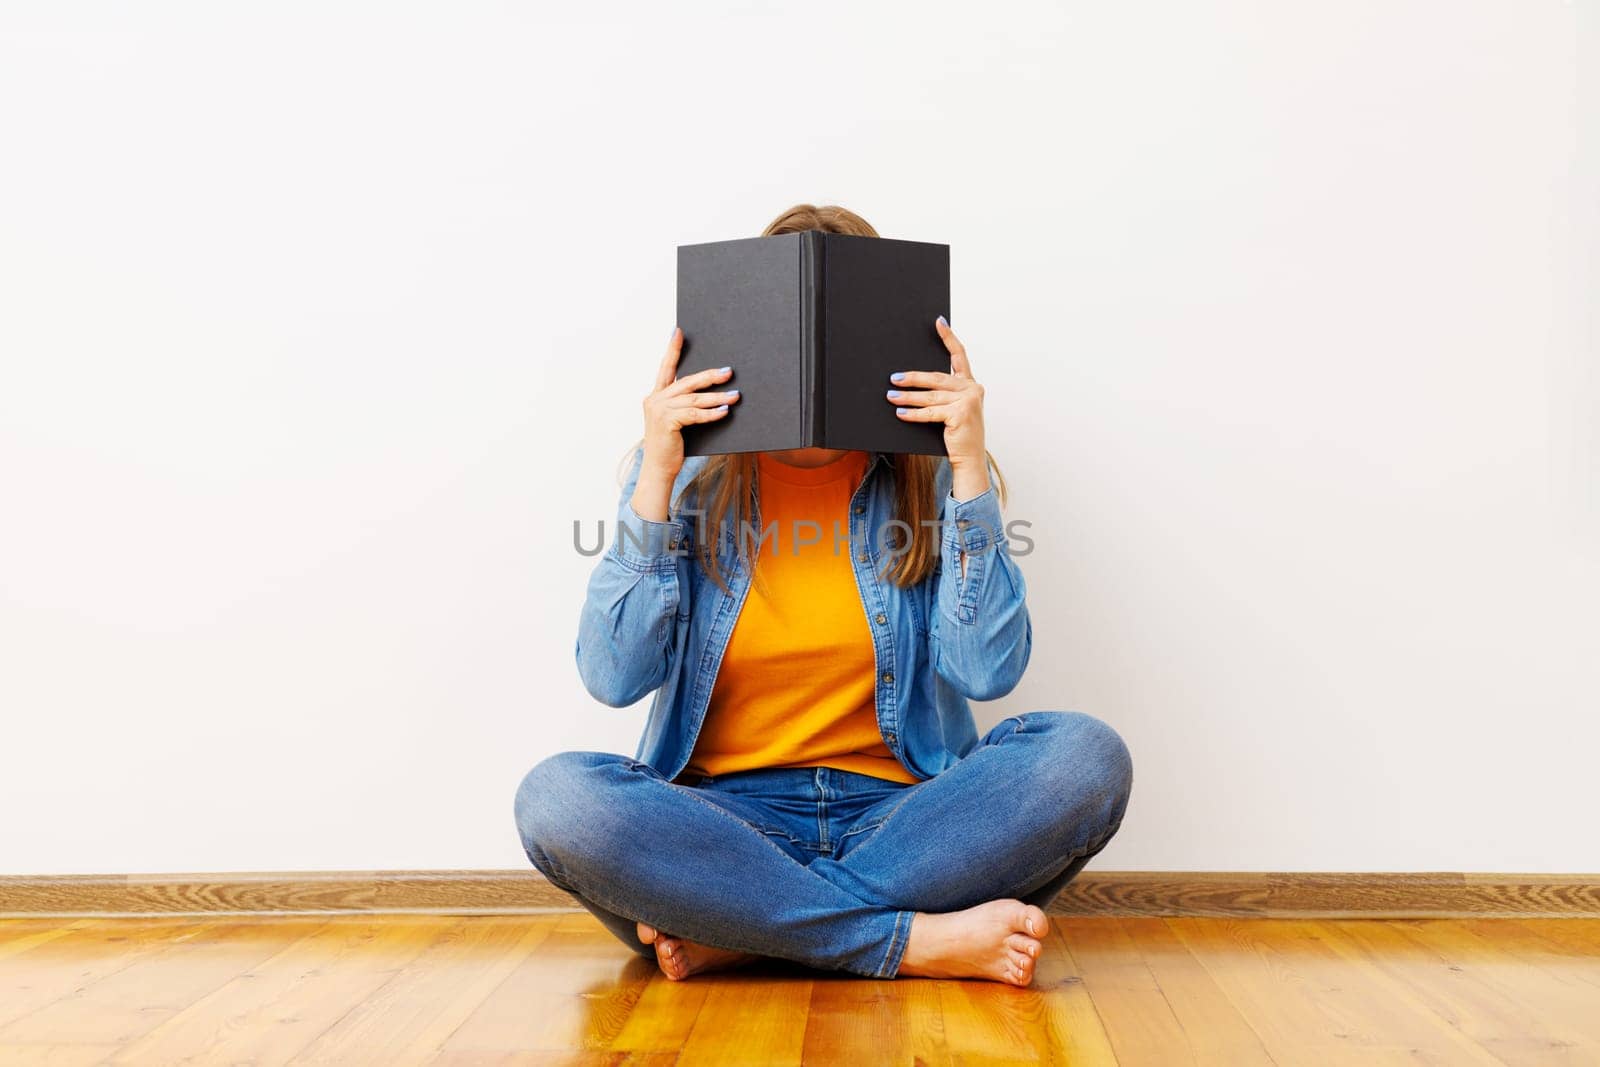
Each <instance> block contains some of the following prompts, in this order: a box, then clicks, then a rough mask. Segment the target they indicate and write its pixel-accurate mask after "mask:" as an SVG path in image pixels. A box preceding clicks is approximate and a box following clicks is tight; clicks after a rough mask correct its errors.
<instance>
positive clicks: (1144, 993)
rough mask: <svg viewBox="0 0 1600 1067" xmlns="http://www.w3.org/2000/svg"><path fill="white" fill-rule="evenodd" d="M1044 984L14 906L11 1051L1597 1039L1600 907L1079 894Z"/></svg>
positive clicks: (512, 1051) (605, 945)
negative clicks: (1193, 905) (1372, 906)
mask: <svg viewBox="0 0 1600 1067" xmlns="http://www.w3.org/2000/svg"><path fill="white" fill-rule="evenodd" d="M1052 921H1053V923H1054V924H1055V929H1054V932H1053V933H1052V934H1051V937H1050V944H1049V945H1048V947H1047V950H1046V952H1045V955H1044V957H1043V958H1042V959H1041V961H1040V965H1039V972H1038V975H1037V978H1036V979H1035V982H1034V984H1033V986H1032V987H1030V988H1028V989H1015V988H1011V987H1006V986H1001V985H996V984H992V983H984V982H946V981H932V980H927V979H912V978H906V979H896V980H893V981H874V980H870V979H856V978H852V977H849V976H846V975H840V974H834V973H826V972H816V971H809V970H806V969H804V968H800V967H796V966H793V965H787V964H772V965H766V964H763V965H761V966H759V967H757V968H753V969H750V970H747V971H745V972H741V973H737V974H733V975H712V976H700V977H696V978H693V979H691V980H689V981H687V982H681V983H673V982H668V981H667V980H666V979H664V978H661V977H660V976H659V974H657V973H656V971H655V969H654V966H653V965H651V964H649V963H647V962H645V961H644V960H640V959H637V958H636V957H634V956H633V955H632V954H630V953H628V952H627V950H626V949H624V948H623V947H622V946H621V945H619V944H617V943H616V942H615V941H614V940H613V939H612V938H611V936H610V934H608V933H607V932H606V931H605V930H604V929H603V928H602V927H601V926H600V925H599V923H597V922H596V921H595V920H594V919H593V918H592V917H590V916H589V915H588V914H587V913H556V914H550V915H537V916H510V917H470V918H468V917H451V916H431V915H430V916H377V917H368V918H350V917H345V918H336V919H331V920H330V919H326V918H304V917H296V918H240V917H219V918H205V919H181V918H162V919H80V920H75V921H63V920H50V919H11V920H3V921H0V1064H5V1065H7V1067H9V1065H12V1064H28V1063H48V1064H97V1063H142V1064H177V1063H198V1064H231V1063H253V1064H274V1063H373V1064H409V1063H443V1064H480V1063H482V1064H499V1063H535V1064H556V1063H562V1064H565V1063H574V1064H602V1063H604V1064H614V1063H642V1064H673V1063H684V1064H702V1063H724V1062H726V1063H761V1064H769V1063H770V1064H779V1063H806V1064H847V1065H849V1067H866V1065H870V1064H879V1063H883V1064H908V1065H909V1064H963V1065H965V1064H985V1063H997V1064H998V1063H1018V1064H1021V1063H1029V1064H1031V1063H1039V1062H1047V1063H1048V1062H1055V1063H1073V1064H1079V1063H1086V1064H1093V1063H1126V1064H1161V1065H1167V1064H1180V1063H1189V1062H1204V1063H1215V1064H1227V1065H1236V1064H1254V1063H1279V1064H1319V1065H1321V1064H1334V1063H1345V1062H1350V1063H1361V1064H1372V1063H1389V1062H1406V1063H1417V1062H1421V1063H1439V1064H1477V1063H1483V1064H1496V1063H1504V1064H1523V1063H1573V1064H1577V1063H1583V1064H1595V1063H1600V920H1593V919H1547V920H1530V919H1479V920H1444V919H1422V920H1397V921H1372V920H1364V921H1314V922H1313V921H1282V920H1265V919H1255V920H1233V919H1102V918H1093V919H1072V918H1064V917H1052Z"/></svg>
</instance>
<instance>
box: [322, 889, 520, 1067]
mask: <svg viewBox="0 0 1600 1067" xmlns="http://www.w3.org/2000/svg"><path fill="white" fill-rule="evenodd" d="M550 932H551V930H550V924H544V925H538V924H529V923H528V922H527V921H526V920H521V919H515V918H511V919H499V918H485V919H470V918H462V919H457V920H455V921H454V922H453V923H451V924H450V925H449V926H448V927H446V928H444V929H443V930H442V931H441V932H440V935H439V937H438V939H437V940H435V941H434V942H433V943H432V944H431V945H429V946H428V947H427V948H425V949H424V950H423V951H422V953H421V954H420V955H418V956H417V957H416V958H415V959H414V960H412V961H411V962H410V963H408V964H406V965H405V966H404V967H402V968H401V969H400V971H399V972H398V973H397V974H396V975H395V976H394V977H393V978H391V979H390V980H389V981H387V982H385V983H384V984H383V985H382V986H380V987H378V988H377V989H376V990H374V991H373V992H372V994H371V995H370V996H368V997H367V998H366V999H365V1000H363V1001H362V1002H361V1003H360V1004H358V1005H356V1006H355V1007H354V1008H353V1009H351V1011H349V1012H348V1013H347V1014H346V1015H345V1016H344V1017H343V1018H341V1019H340V1020H339V1021H338V1022H336V1023H334V1024H333V1026H331V1027H329V1028H328V1029H327V1030H324V1031H323V1032H322V1034H321V1035H319V1036H318V1037H317V1038H316V1039H315V1040H314V1041H312V1042H311V1044H309V1045H307V1046H306V1047H305V1049H303V1050H302V1051H301V1052H300V1053H299V1054H298V1055H296V1056H295V1058H294V1062H295V1063H337V1064H378V1065H386V1064H394V1063H422V1062H426V1061H427V1060H429V1059H432V1058H435V1057H437V1056H438V1054H439V1052H440V1051H441V1049H442V1048H443V1046H444V1043H445V1041H446V1040H448V1039H449V1037H450V1035H451V1034H453V1033H455V1031H456V1030H457V1029H458V1028H459V1027H460V1026H461V1024H462V1023H464V1022H465V1021H466V1020H467V1019H468V1018H469V1017H470V1016H471V1014H472V1013H473V1012H474V1011H476V1010H477V1009H478V1007H479V1006H480V1005H481V1004H482V1003H483V1001H484V999H485V998H486V997H488V995H489V994H490V993H491V992H493V991H494V990H495V989H497V988H498V987H499V986H500V983H502V982H503V981H505V979H506V978H507V977H508V976H509V975H510V974H511V973H512V971H514V970H515V969H516V968H518V967H520V966H522V965H523V964H525V963H526V962H527V960H528V958H529V957H530V956H531V955H532V954H533V953H534V952H535V951H536V950H537V949H538V947H539V946H540V945H541V944H542V943H543V942H544V941H545V940H546V939H547V938H548V937H549V936H550Z"/></svg>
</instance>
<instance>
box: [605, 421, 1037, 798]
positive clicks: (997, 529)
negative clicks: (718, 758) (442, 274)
mask: <svg viewBox="0 0 1600 1067" xmlns="http://www.w3.org/2000/svg"><path fill="white" fill-rule="evenodd" d="M643 461H644V452H643V449H642V448H636V449H635V450H634V454H633V459H632V463H631V468H630V470H629V473H628V476H627V478H626V481H625V484H624V485H623V487H622V494H621V500H620V501H619V503H618V506H617V520H616V527H615V529H614V530H611V531H607V536H608V539H609V544H608V545H607V547H606V548H605V549H604V551H603V552H602V553H601V555H600V557H599V558H598V560H597V561H596V564H595V568H594V571H593V573H592V574H591V575H590V577H589V584H588V589H587V594H586V596H585V598H584V602H583V608H582V611H581V613H580V616H579V621H578V640H577V660H578V673H579V675H581V676H582V678H583V684H584V686H585V688H587V689H588V690H589V692H590V693H591V694H592V695H593V696H594V698H595V699H596V700H598V701H600V702H601V703H602V704H607V705H610V706H611V707H619V708H620V707H627V706H628V705H631V704H633V703H635V702H636V701H638V700H639V699H640V698H641V697H643V696H644V695H645V694H646V693H649V692H650V691H652V690H654V691H655V699H654V700H653V701H652V702H651V704H650V714H649V717H648V719H647V720H646V722H645V728H644V733H643V735H642V737H641V738H640V740H639V745H638V749H637V751H636V752H635V754H634V758H635V759H637V760H640V761H642V762H644V763H647V764H649V765H650V766H651V767H653V768H654V769H655V770H656V771H658V772H659V773H660V774H662V775H663V776H664V777H666V778H667V779H669V780H671V779H675V778H677V776H678V775H679V774H680V773H681V772H682V771H683V769H684V767H685V766H686V765H687V764H688V762H689V758H690V756H691V754H692V753H693V751H694V743H695V739H696V737H698V736H699V733H700V726H701V724H702V723H703V722H704V721H705V714H706V707H707V705H708V704H709V702H710V699H711V689H712V686H713V685H714V684H715V683H716V680H717V669H718V667H719V666H720V665H721V663H722V655H723V652H724V651H725V650H726V649H727V647H728V638H729V637H730V635H731V634H732V633H733V626H734V623H735V622H736V621H737V619H738V617H739V610H740V608H741V607H743V605H744V598H745V595H746V593H748V592H749V589H750V572H749V566H748V561H745V560H741V559H739V558H738V547H739V545H738V538H739V530H738V529H737V524H736V523H735V522H733V521H731V520H730V521H729V522H728V523H727V524H723V523H719V522H715V521H713V520H712V519H711V518H710V517H709V516H707V517H701V516H699V515H698V514H696V513H695V510H694V509H696V508H697V507H698V504H697V503H696V502H695V501H694V500H684V501H682V502H681V503H679V502H678V494H679V493H680V492H681V491H682V490H683V488H684V486H685V485H686V484H687V483H688V482H689V480H690V479H691V478H693V477H694V476H695V474H696V473H698V472H699V470H700V468H701V467H703V466H704V465H705V463H706V462H707V460H706V457H704V456H690V457H688V458H687V459H686V460H685V461H684V465H683V469H682V470H681V471H679V473H678V476H677V478H676V479H675V480H674V482H673V485H672V493H671V496H670V498H669V499H670V500H671V501H673V502H674V503H673V504H672V505H670V506H671V507H672V508H673V509H674V510H672V511H670V512H669V514H668V518H667V521H665V522H657V521H653V520H650V519H645V518H643V517H641V516H640V515H639V514H638V513H637V512H635V511H634V510H633V507H632V505H631V503H630V500H631V498H632V496H633V490H634V486H635V484H636V483H637V482H638V480H639V470H640V467H641V465H642V463H643ZM950 485H951V471H950V463H949V461H948V460H946V459H941V460H940V462H939V467H938V474H937V477H936V481H935V491H936V493H937V494H938V497H939V499H940V500H941V501H942V504H941V514H940V525H939V526H938V527H937V528H936V532H937V533H938V535H939V562H938V566H937V567H936V568H935V570H934V571H933V572H932V573H931V574H929V575H928V577H926V578H924V579H923V580H922V581H921V582H919V583H917V584H916V585H914V586H911V587H909V588H901V587H900V586H897V585H895V584H894V583H893V582H891V581H889V580H888V579H886V578H882V577H879V575H878V571H879V570H880V569H885V565H886V563H887V562H888V561H889V560H890V558H891V555H892V552H891V551H890V550H891V549H892V548H893V547H894V546H896V545H899V544H901V543H903V541H904V538H905V533H906V530H905V528H904V527H903V526H892V525H891V526H888V527H887V528H885V524H887V523H889V522H890V520H892V519H894V518H895V511H894V504H895V500H894V465H893V461H892V457H891V456H890V455H889V454H887V453H882V452H873V453H869V461H868V464H867V471H866V474H865V475H864V476H863V477H862V480H861V483H860V484H859V485H858V486H857V487H856V489H855V492H854V493H853V494H852V496H851V498H850V511H849V515H848V519H849V529H848V539H849V553H850V556H849V558H850V561H851V566H852V567H853V568H854V570H855V576H856V588H857V589H858V590H859V591H860V593H861V598H862V611H863V612H864V613H865V614H866V618H867V624H868V629H869V630H870V631H871V634H872V646H873V653H874V658H875V660H876V672H877V685H876V688H875V694H874V702H875V704H876V705H877V717H878V729H879V731H880V732H881V733H882V735H883V740H884V743H885V744H887V745H888V747H889V750H890V751H891V752H893V753H894V754H895V756H896V757H897V758H898V759H899V760H900V762H901V763H903V764H904V765H905V766H906V767H907V768H908V769H909V770H910V771H911V773H912V774H914V775H916V776H917V777H918V778H919V779H922V778H931V777H933V776H934V775H936V774H938V773H939V772H941V771H943V770H945V769H947V768H948V767H950V766H951V765H952V764H954V763H955V762H956V761H957V760H959V759H960V758H961V757H962V756H964V755H965V754H966V753H967V752H969V751H971V750H972V749H973V748H974V747H975V746H976V745H977V741H978V734H977V728H976V724H975V723H974V721H973V717H972V709H971V708H970V707H969V706H968V704H967V701H968V700H969V699H971V700H993V699H996V698H997V697H1001V696H1004V695H1005V694H1006V693H1009V692H1010V691H1011V690H1012V689H1013V688H1014V687H1015V686H1016V684H1017V682H1018V681H1019V680H1020V679H1021V678H1022V672H1023V670H1024V669H1025V668H1026V667H1027V665H1028V656H1029V653H1030V651H1031V649H1032V646H1033V626H1032V623H1031V622H1030V621H1029V619H1028V608H1027V603H1026V599H1025V598H1026V588H1025V586H1024V585H1023V581H1022V572H1021V571H1020V570H1019V569H1018V568H1017V565H1016V562H1015V561H1014V560H1013V559H1012V558H1011V556H1010V553H1009V551H1008V542H1007V540H1006V536H1005V530H1004V528H1003V524H1002V519H1001V516H1000V505H999V500H998V498H997V496H996V491H995V488H994V486H993V485H992V484H991V485H990V487H989V488H988V489H987V490H985V491H984V492H983V493H981V494H979V495H978V496H975V497H973V498H972V499H970V500H964V501H959V502H958V501H957V500H956V499H955V498H954V497H953V496H952V495H951V493H950ZM753 518H754V520H755V525H754V528H753V529H752V531H751V536H750V537H749V538H747V541H746V548H747V551H749V550H750V549H751V547H752V546H753V545H754V544H755V543H756V540H757V539H759V537H760V536H761V533H762V532H763V528H762V527H761V524H760V500H759V485H758V486H757V499H756V506H755V515H754V516H753ZM842 518H843V517H841V520H842ZM818 520H819V521H818V525H819V526H821V525H825V524H828V525H831V520H828V519H827V518H826V517H822V516H819V517H818ZM835 533H836V531H835V530H834V529H824V530H823V531H822V533H821V538H822V543H823V544H834V543H835ZM702 534H706V535H712V536H719V543H718V553H717V556H718V560H719V562H720V563H721V569H722V574H723V579H724V581H726V582H727V583H728V591H727V592H724V591H723V590H722V589H721V588H720V587H719V586H718V585H717V583H716V582H715V581H714V580H712V579H711V578H710V577H709V576H707V575H706V574H705V572H704V570H703V569H702V568H701V566H700V565H699V563H698V562H697V561H696V560H695V559H694V556H693V547H694V540H693V539H694V538H695V537H696V536H700V535H702ZM837 534H838V540H837V542H836V543H837V546H838V550H839V551H844V550H845V545H844V539H845V537H846V531H845V530H844V528H843V525H842V522H841V525H840V526H839V528H838V530H837ZM787 537H788V535H787V533H786V532H785V533H784V534H783V535H782V536H780V538H779V543H778V548H779V549H780V550H783V548H784V545H785V544H787V543H788V542H787ZM963 545H964V546H965V551H966V556H967V559H966V573H965V575H963V574H962V567H961V559H960V553H961V550H962V548H963ZM761 550H762V551H768V552H770V551H772V550H773V549H772V546H771V545H770V544H764V545H763V546H762V548H761Z"/></svg>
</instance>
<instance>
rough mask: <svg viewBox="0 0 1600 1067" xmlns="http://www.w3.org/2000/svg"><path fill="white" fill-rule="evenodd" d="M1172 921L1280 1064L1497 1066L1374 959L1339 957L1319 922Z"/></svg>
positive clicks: (1189, 946)
mask: <svg viewBox="0 0 1600 1067" xmlns="http://www.w3.org/2000/svg"><path fill="white" fill-rule="evenodd" d="M1169 925H1170V926H1171V928H1172V929H1173V931H1174V932H1175V933H1176V934H1177V935H1178V938H1179V939H1180V940H1181V941H1182V942H1183V943H1184V944H1185V945H1186V946H1187V947H1188V948H1189V951H1190V952H1192V953H1193V954H1194V955H1195V957H1196V958H1197V959H1199V960H1200V962H1201V964H1202V965H1203V966H1204V967H1205V968H1206V970H1207V971H1209V972H1210V973H1211V975H1212V976H1213V977H1214V978H1215V979H1216V980H1217V983H1218V984H1219V985H1220V986H1221V987H1222V988H1223V990H1224V992H1226V993H1227V995H1228V999H1229V1000H1231V1001H1232V1002H1233V1004H1234V1006H1235V1007H1237V1008H1238V1009H1239V1011H1240V1013H1241V1014H1242V1015H1243V1016H1244V1017H1245V1019H1246V1020H1247V1021H1248V1022H1249V1024H1250V1026H1251V1028H1252V1029H1253V1030H1255V1032H1256V1033H1257V1034H1259V1035H1260V1036H1261V1038H1262V1041H1263V1043H1264V1044H1265V1045H1266V1048H1267V1053H1268V1055H1270V1056H1271V1057H1272V1058H1273V1059H1274V1060H1275V1061H1277V1062H1279V1063H1322V1064H1335V1063H1357V1062H1360V1063H1373V1062H1380V1063H1382V1062H1396V1063H1400V1062H1407V1063H1416V1062H1419V1061H1420V1062H1424V1063H1440V1064H1483V1065H1492V1064H1495V1063H1497V1062H1498V1061H1497V1060H1495V1059H1494V1057H1492V1056H1491V1055H1490V1054H1489V1053H1488V1052H1487V1051H1486V1050H1485V1049H1483V1047H1482V1046H1480V1045H1478V1044H1477V1043H1476V1042H1474V1041H1472V1040H1471V1039H1470V1038H1468V1037H1466V1036H1465V1035H1463V1034H1461V1033H1460V1032H1459V1031H1457V1030H1455V1029H1453V1028H1452V1027H1451V1026H1450V1025H1449V1024H1448V1023H1447V1022H1445V1021H1444V1020H1442V1019H1440V1018H1439V1017H1438V1016H1437V1015H1435V1014H1433V1013H1432V1012H1430V1011H1427V1010H1425V1009H1423V1008H1421V1007H1420V1006H1419V1005H1417V1004H1416V1003H1414V1002H1413V1001H1411V1000H1409V999H1407V998H1405V997H1403V996H1397V995H1396V994H1397V992H1403V987H1401V986H1400V985H1399V984H1398V983H1396V982H1394V981H1393V980H1391V979H1389V978H1388V977H1387V976H1385V975H1383V974H1382V972H1380V971H1378V970H1377V969H1376V968H1375V967H1373V966H1372V965H1371V964H1370V962H1364V961H1352V960H1349V959H1347V958H1345V957H1341V956H1340V955H1339V954H1338V953H1336V952H1335V951H1334V950H1333V949H1331V948H1330V947H1329V946H1328V945H1327V944H1326V942H1325V941H1324V940H1323V936H1322V934H1321V932H1320V931H1319V929H1318V927H1319V925H1320V924H1319V923H1317V922H1284V921H1270V922H1254V921H1250V920H1199V919H1175V920H1170V921H1169Z"/></svg>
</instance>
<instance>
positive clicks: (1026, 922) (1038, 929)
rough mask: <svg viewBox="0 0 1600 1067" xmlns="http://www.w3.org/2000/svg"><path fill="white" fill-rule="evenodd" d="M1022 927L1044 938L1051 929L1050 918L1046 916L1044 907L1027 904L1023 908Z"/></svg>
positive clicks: (1037, 936) (1033, 934)
mask: <svg viewBox="0 0 1600 1067" xmlns="http://www.w3.org/2000/svg"><path fill="white" fill-rule="evenodd" d="M1022 928H1023V929H1024V930H1026V931H1027V932H1028V933H1029V934H1031V935H1032V936H1034V937H1036V938H1043V937H1044V935H1045V933H1046V932H1047V931H1048V930H1049V929H1050V920H1049V919H1048V918H1046V917H1045V914H1044V909H1042V908H1040V907H1039V906H1038V905H1035V904H1026V905H1024V906H1023V909H1022Z"/></svg>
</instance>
